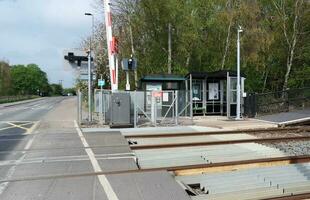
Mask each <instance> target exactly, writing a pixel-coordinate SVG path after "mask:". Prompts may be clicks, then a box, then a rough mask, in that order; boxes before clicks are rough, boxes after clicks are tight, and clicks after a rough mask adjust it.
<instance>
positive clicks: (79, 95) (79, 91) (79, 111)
mask: <svg viewBox="0 0 310 200" xmlns="http://www.w3.org/2000/svg"><path fill="white" fill-rule="evenodd" d="M78 122H79V124H81V123H82V92H81V90H78Z"/></svg>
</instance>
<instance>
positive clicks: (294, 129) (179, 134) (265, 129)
mask: <svg viewBox="0 0 310 200" xmlns="http://www.w3.org/2000/svg"><path fill="white" fill-rule="evenodd" d="M287 131H297V132H303V131H310V128H309V127H305V126H298V127H283V128H276V127H275V128H260V129H242V130H225V131H222V130H221V131H208V132H183V133H160V134H158V133H157V134H132V135H125V136H124V137H125V138H126V139H130V138H158V137H159V138H164V137H184V136H199V135H218V134H236V133H241V134H242V133H243V134H247V133H251V134H255V133H263V132H271V133H272V132H275V133H276V132H287Z"/></svg>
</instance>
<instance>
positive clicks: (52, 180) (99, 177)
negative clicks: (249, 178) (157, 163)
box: [0, 97, 190, 200]
mask: <svg viewBox="0 0 310 200" xmlns="http://www.w3.org/2000/svg"><path fill="white" fill-rule="evenodd" d="M0 113H1V114H0V199H1V200H13V199H14V200H16V199H18V200H29V199H31V200H41V199H42V200H43V199H44V200H51V199H57V200H58V199H72V200H73V199H74V200H79V199H80V200H87V199H91V200H157V199H161V200H189V199H190V198H189V196H188V195H187V194H186V193H185V191H184V190H183V189H182V188H181V187H180V186H179V185H178V184H177V183H176V182H175V181H174V178H173V176H172V175H171V174H170V173H168V172H166V171H155V172H145V173H141V172H136V173H129V172H125V171H127V170H136V169H138V167H137V165H136V160H135V159H136V158H135V156H134V155H133V152H132V151H131V149H130V148H129V146H128V143H127V141H126V140H125V138H124V136H123V135H121V133H120V132H119V131H115V130H113V131H112V130H110V131H107V132H104V133H102V132H83V131H81V129H80V128H79V127H78V125H77V123H76V121H75V118H76V98H75V97H51V98H44V99H41V100H39V101H35V102H26V103H24V104H19V105H15V106H11V107H5V108H1V109H0ZM115 171H124V172H123V173H112V174H111V172H115ZM95 173H99V174H95Z"/></svg>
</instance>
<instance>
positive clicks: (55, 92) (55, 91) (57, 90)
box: [49, 84, 63, 96]
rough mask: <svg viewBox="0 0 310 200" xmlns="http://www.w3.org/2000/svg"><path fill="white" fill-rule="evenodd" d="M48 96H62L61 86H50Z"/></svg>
mask: <svg viewBox="0 0 310 200" xmlns="http://www.w3.org/2000/svg"><path fill="white" fill-rule="evenodd" d="M49 94H50V95H52V96H61V95H62V94H63V88H62V85H61V84H50V93H49Z"/></svg>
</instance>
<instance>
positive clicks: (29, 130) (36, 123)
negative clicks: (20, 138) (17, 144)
mask: <svg viewBox="0 0 310 200" xmlns="http://www.w3.org/2000/svg"><path fill="white" fill-rule="evenodd" d="M40 122H41V121H37V122H35V123H34V125H33V126H32V127H31V128H30V129H28V130H27V132H26V133H25V134H26V135H29V134H31V133H32V132H33V131H34V130H35V129H36V128H37V127H38V126H39V124H40Z"/></svg>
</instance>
